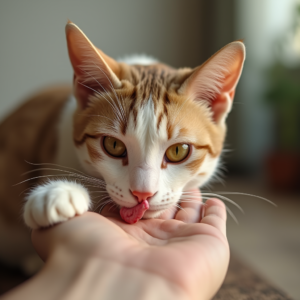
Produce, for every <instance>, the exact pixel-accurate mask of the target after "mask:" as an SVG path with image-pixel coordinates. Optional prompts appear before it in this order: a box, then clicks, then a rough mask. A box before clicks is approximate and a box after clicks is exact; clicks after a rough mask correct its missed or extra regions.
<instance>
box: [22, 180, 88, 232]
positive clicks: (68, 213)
mask: <svg viewBox="0 0 300 300" xmlns="http://www.w3.org/2000/svg"><path fill="white" fill-rule="evenodd" d="M89 205H90V197H89V194H88V192H87V190H86V188H84V187H83V186H82V185H80V184H78V183H75V182H69V181H63V180H57V181H50V182H48V183H46V184H44V185H41V186H38V187H36V188H35V189H33V190H32V191H31V192H30V194H29V196H28V197H27V202H26V204H25V207H24V221H25V223H26V225H27V226H29V227H30V228H33V229H35V228H39V227H47V226H49V225H53V224H56V223H59V222H63V221H66V220H68V219H70V218H72V217H74V216H75V215H81V214H83V213H84V212H86V211H87V210H88V208H89Z"/></svg>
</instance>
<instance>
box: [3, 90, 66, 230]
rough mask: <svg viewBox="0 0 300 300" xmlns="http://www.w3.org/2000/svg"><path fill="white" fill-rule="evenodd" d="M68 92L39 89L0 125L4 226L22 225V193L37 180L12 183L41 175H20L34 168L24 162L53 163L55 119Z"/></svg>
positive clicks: (55, 140)
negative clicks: (39, 90)
mask: <svg viewBox="0 0 300 300" xmlns="http://www.w3.org/2000/svg"><path fill="white" fill-rule="evenodd" d="M70 94H71V87H70V86H57V87H53V88H50V89H49V88H48V89H46V90H43V91H41V92H40V93H38V94H36V95H34V96H32V97H31V98H29V99H28V100H27V101H26V102H25V103H24V104H23V105H21V106H20V107H19V108H18V109H17V110H16V111H15V112H14V113H13V114H11V115H10V116H9V117H8V118H7V119H6V120H4V121H3V122H2V123H1V124H0V178H1V181H0V216H1V219H3V220H4V221H5V222H6V223H7V226H18V225H19V226H20V227H23V228H25V225H24V222H23V220H22V218H21V213H22V207H23V200H22V199H23V198H24V193H23V194H22V192H24V191H26V189H28V188H30V187H32V186H33V185H35V184H37V183H38V182H39V180H38V179H36V180H31V181H27V182H25V183H22V184H20V185H16V184H17V183H19V182H21V181H23V180H26V179H29V178H32V177H37V176H42V175H45V174H44V173H43V171H38V172H35V173H33V174H32V173H29V174H27V175H24V176H22V174H23V173H25V172H29V171H32V170H34V169H37V167H36V166H33V165H31V164H28V163H27V162H30V163H45V162H47V163H51V162H53V159H54V155H55V150H56V147H57V132H56V131H57V130H56V129H57V123H58V118H59V116H60V111H61V109H62V107H63V105H64V104H65V103H66V101H67V100H68V97H69V96H70ZM21 194H22V195H21Z"/></svg>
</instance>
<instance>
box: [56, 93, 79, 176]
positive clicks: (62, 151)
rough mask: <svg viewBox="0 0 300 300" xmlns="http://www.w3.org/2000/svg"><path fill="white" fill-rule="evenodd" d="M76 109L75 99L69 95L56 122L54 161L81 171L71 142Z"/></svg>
mask: <svg viewBox="0 0 300 300" xmlns="http://www.w3.org/2000/svg"><path fill="white" fill-rule="evenodd" d="M75 110H76V99H75V98H74V96H72V95H70V99H69V100H68V101H67V103H66V104H65V106H64V108H63V110H62V112H61V116H60V122H59V123H58V128H57V130H58V143H57V144H58V146H57V154H56V158H55V163H56V164H58V165H60V166H62V167H69V168H74V169H76V170H78V171H82V167H81V165H80V163H79V161H78V158H77V154H76V151H75V148H74V143H73V115H74V112H75Z"/></svg>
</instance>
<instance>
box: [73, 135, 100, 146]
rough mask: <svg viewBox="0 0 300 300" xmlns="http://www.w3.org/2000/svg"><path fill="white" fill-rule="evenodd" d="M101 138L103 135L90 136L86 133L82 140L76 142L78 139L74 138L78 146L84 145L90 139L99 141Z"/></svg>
mask: <svg viewBox="0 0 300 300" xmlns="http://www.w3.org/2000/svg"><path fill="white" fill-rule="evenodd" d="M99 137H101V134H99V135H90V134H87V133H85V134H84V135H83V137H82V138H81V139H80V140H76V138H73V141H74V144H75V145H76V146H81V145H82V144H83V143H85V141H86V139H89V138H90V139H98V138H99Z"/></svg>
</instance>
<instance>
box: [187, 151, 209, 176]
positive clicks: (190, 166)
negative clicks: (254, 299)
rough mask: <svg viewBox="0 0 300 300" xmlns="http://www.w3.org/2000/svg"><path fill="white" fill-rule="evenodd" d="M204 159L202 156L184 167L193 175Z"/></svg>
mask: <svg viewBox="0 0 300 300" xmlns="http://www.w3.org/2000/svg"><path fill="white" fill-rule="evenodd" d="M204 159H205V155H203V156H202V157H201V158H199V159H195V160H193V161H191V162H190V163H188V164H187V165H186V166H187V168H188V169H190V170H191V171H192V172H193V173H195V172H197V171H198V170H199V168H200V166H201V164H202V162H203V161H204Z"/></svg>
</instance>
